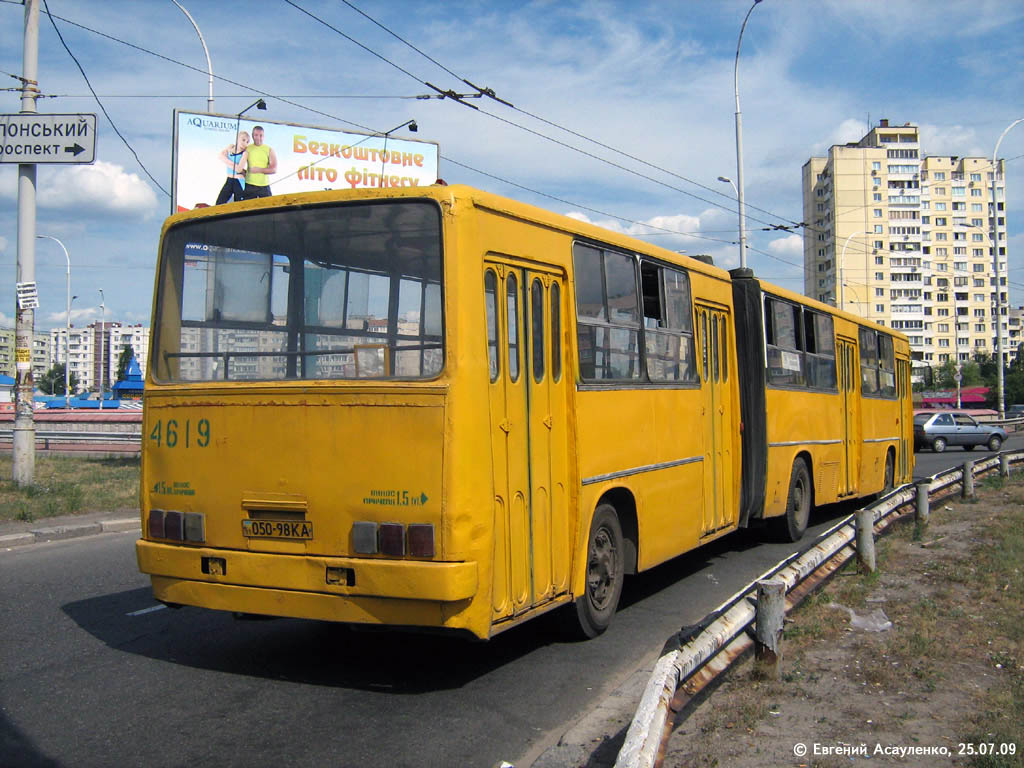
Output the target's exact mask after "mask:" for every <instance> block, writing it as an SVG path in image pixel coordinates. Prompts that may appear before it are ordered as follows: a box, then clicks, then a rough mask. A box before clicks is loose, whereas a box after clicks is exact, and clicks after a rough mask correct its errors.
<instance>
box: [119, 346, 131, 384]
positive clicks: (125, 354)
mask: <svg viewBox="0 0 1024 768" xmlns="http://www.w3.org/2000/svg"><path fill="white" fill-rule="evenodd" d="M133 357H135V350H133V349H132V345H131V344H128V343H126V344H125V345H124V349H122V350H121V356H120V357H119V358H117V379H116V381H124V377H125V376H126V375H127V374H128V366H129V365H131V362H132V358H133Z"/></svg>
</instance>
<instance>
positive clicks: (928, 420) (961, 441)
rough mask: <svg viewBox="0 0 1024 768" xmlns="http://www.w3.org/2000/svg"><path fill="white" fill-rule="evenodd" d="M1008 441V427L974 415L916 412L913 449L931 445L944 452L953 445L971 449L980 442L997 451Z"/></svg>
mask: <svg viewBox="0 0 1024 768" xmlns="http://www.w3.org/2000/svg"><path fill="white" fill-rule="evenodd" d="M1004 440H1006V430H1005V429H1003V428H1002V427H997V426H994V425H990V424H982V423H979V422H977V421H975V420H974V417H973V416H969V415H968V414H966V413H957V412H955V411H940V412H939V413H918V414H915V415H914V448H915V449H917V448H924V447H927V448H931V449H932V450H933V451H935V452H936V453H942V452H943V451H944V450H946V447H947V446H950V445H961V446H963V449H964V450H965V451H969V450H971V449H973V448H975V447H977V446H979V445H983V446H988V449H989V450H990V451H998V450H999V448H1000V447H1001V446H1002V444H1003V441H1004Z"/></svg>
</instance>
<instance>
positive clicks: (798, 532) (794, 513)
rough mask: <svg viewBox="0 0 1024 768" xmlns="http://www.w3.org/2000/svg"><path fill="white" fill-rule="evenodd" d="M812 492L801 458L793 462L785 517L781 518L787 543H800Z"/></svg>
mask: <svg viewBox="0 0 1024 768" xmlns="http://www.w3.org/2000/svg"><path fill="white" fill-rule="evenodd" d="M813 495H814V490H813V486H812V485H811V473H810V471H809V470H808V469H807V462H806V461H804V460H803V459H801V458H798V459H796V460H795V461H794V462H793V472H792V474H791V475H790V476H789V495H788V496H787V497H786V515H785V517H783V518H782V533H783V535H784V537H785V538H786V539H788V540H789V541H800V539H802V538H803V535H804V531H806V530H807V522H808V520H810V517H811V499H812V498H813Z"/></svg>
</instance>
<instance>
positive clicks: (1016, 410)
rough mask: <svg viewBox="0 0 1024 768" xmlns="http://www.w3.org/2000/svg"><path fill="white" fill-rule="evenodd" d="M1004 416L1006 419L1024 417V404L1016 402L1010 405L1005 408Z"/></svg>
mask: <svg viewBox="0 0 1024 768" xmlns="http://www.w3.org/2000/svg"><path fill="white" fill-rule="evenodd" d="M1006 418H1008V419H1020V418H1024V405H1021V404H1016V405H1011V406H1010V407H1009V408H1007V409H1006Z"/></svg>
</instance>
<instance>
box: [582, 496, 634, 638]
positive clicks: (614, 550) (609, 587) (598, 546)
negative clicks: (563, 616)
mask: <svg viewBox="0 0 1024 768" xmlns="http://www.w3.org/2000/svg"><path fill="white" fill-rule="evenodd" d="M624 574H625V546H624V543H623V538H622V525H621V524H620V523H619V516H618V514H616V512H615V507H613V506H612V505H611V504H600V505H598V507H597V509H596V510H594V517H593V520H591V523H590V535H589V537H588V538H587V573H586V586H585V589H584V591H583V594H582V595H580V596H579V597H578V598H577V599H576V618H577V621H578V622H579V630H580V631H581V632H582V634H583V636H584V637H586V638H591V637H597V636H598V635H600V634H601V633H602V632H604V631H605V630H606V629H608V625H609V624H611V623H612V617H613V616H614V615H615V610H616V608H618V605H619V596H620V595H621V594H622V578H623V575H624Z"/></svg>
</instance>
